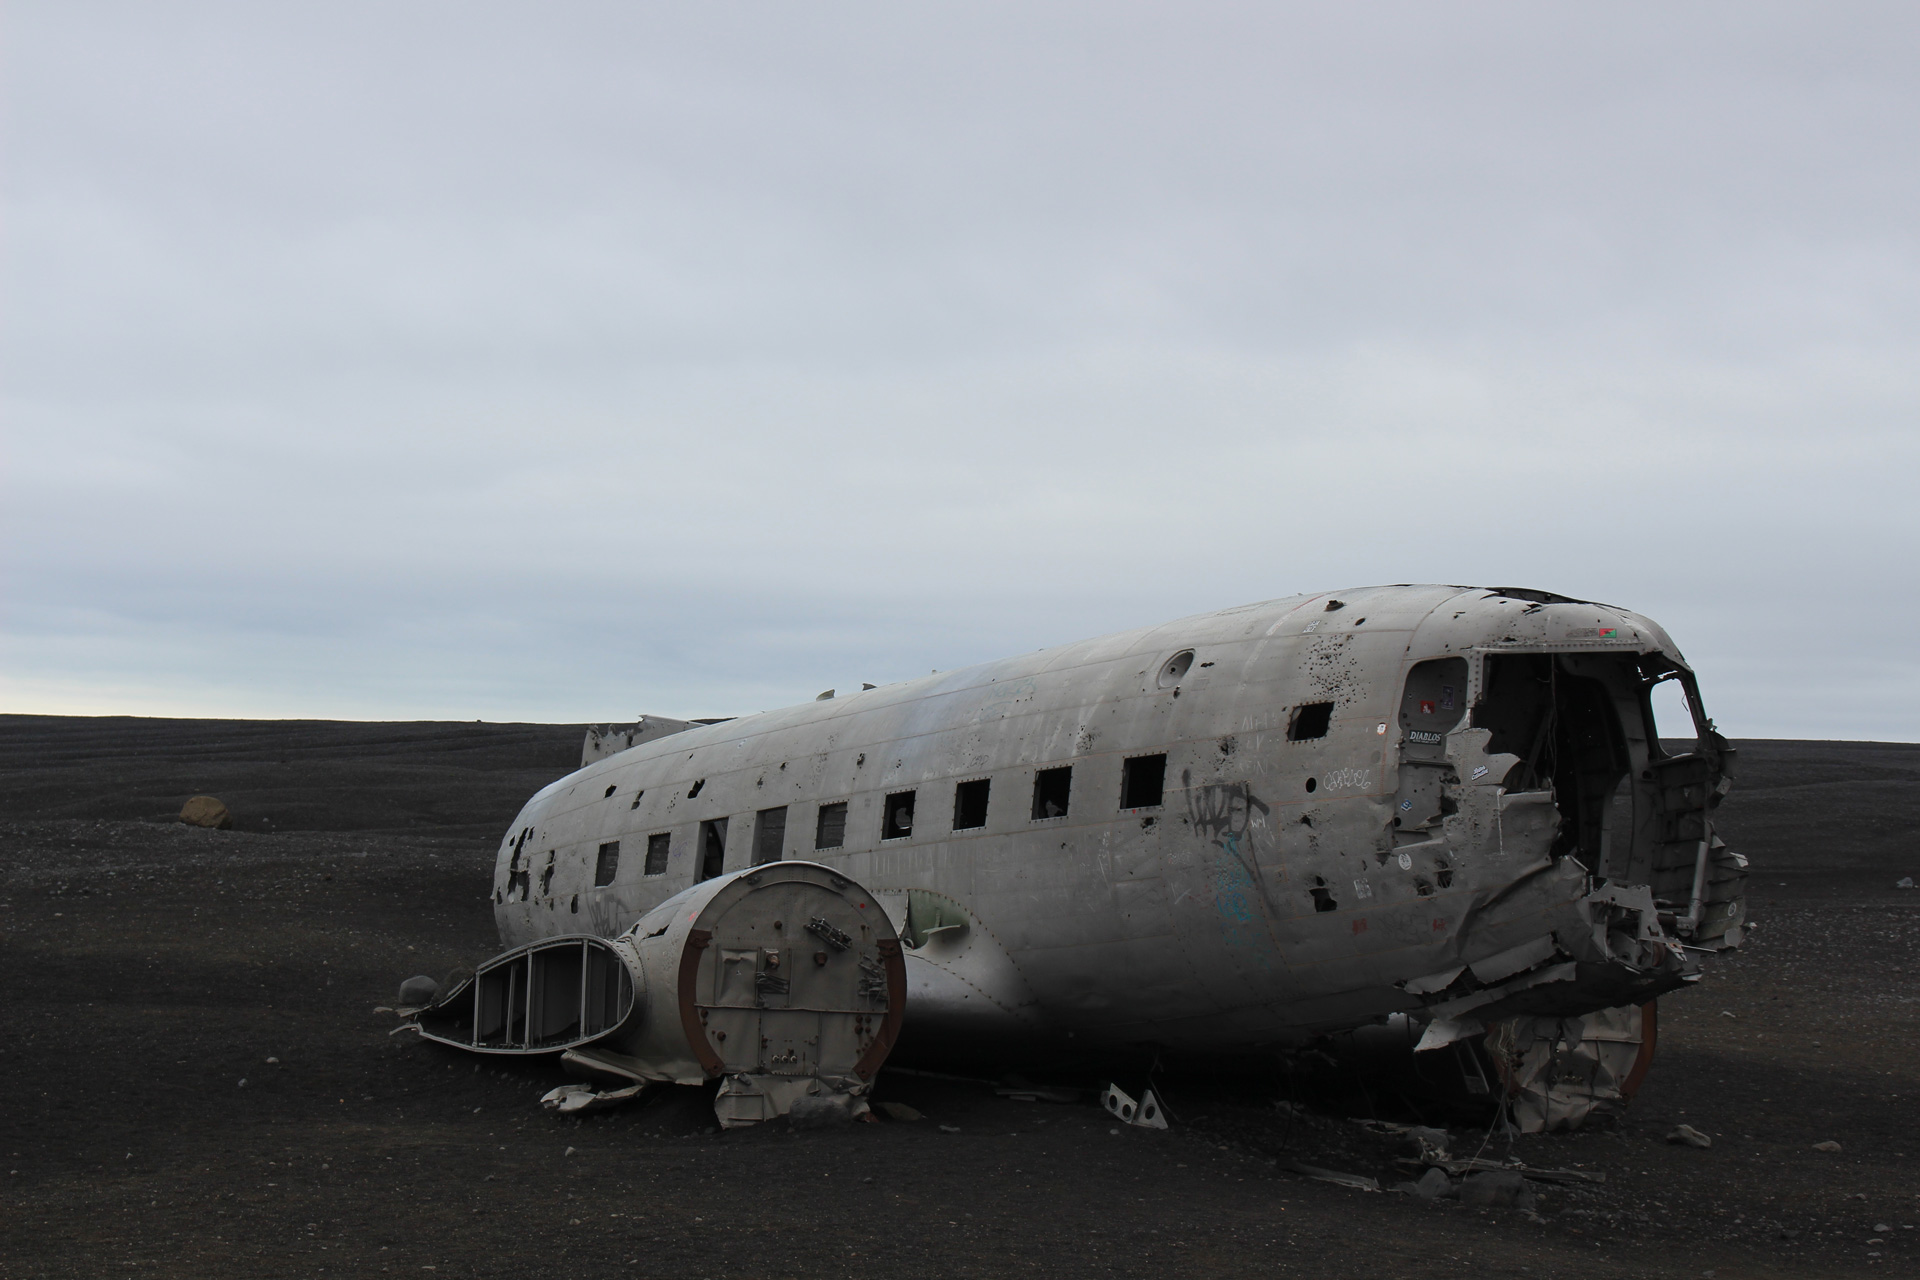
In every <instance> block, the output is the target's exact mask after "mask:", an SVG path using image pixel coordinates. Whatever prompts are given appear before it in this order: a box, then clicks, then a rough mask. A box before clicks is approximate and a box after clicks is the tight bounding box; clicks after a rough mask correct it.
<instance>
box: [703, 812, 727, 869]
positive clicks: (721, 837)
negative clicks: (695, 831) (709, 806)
mask: <svg viewBox="0 0 1920 1280" xmlns="http://www.w3.org/2000/svg"><path fill="white" fill-rule="evenodd" d="M726 869H727V820H726V819H725V818H713V819H710V820H708V821H706V822H703V823H701V824H700V879H702V880H711V879H713V878H714V877H715V876H717V875H719V874H720V873H721V872H722V871H725V870H726Z"/></svg>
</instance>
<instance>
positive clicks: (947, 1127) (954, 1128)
mask: <svg viewBox="0 0 1920 1280" xmlns="http://www.w3.org/2000/svg"><path fill="white" fill-rule="evenodd" d="M940 1132H942V1133H958V1132H960V1126H959V1125H957V1124H943V1125H941V1126H940ZM1109 1132H1112V1133H1118V1132H1120V1131H1119V1130H1118V1129H1113V1130H1109Z"/></svg>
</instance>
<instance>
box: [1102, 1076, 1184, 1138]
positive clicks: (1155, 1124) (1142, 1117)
mask: <svg viewBox="0 0 1920 1280" xmlns="http://www.w3.org/2000/svg"><path fill="white" fill-rule="evenodd" d="M1100 1105H1101V1106H1102V1107H1104V1108H1105V1109H1106V1110H1107V1112H1108V1114H1110V1115H1111V1116H1113V1118H1114V1119H1116V1120H1124V1121H1126V1122H1127V1123H1128V1124H1131V1125H1137V1126H1139V1127H1140V1128H1142V1129H1164V1128H1166V1127H1167V1117H1166V1114H1165V1112H1164V1110H1163V1109H1162V1107H1161V1106H1160V1100H1159V1099H1158V1098H1156V1097H1154V1096H1153V1090H1151V1089H1149V1090H1147V1091H1146V1093H1145V1094H1144V1095H1142V1097H1141V1099H1140V1101H1138V1102H1135V1101H1134V1100H1133V1095H1132V1094H1130V1093H1128V1092H1127V1091H1126V1090H1125V1089H1122V1088H1121V1087H1120V1086H1119V1085H1117V1084H1110V1085H1108V1086H1107V1091H1106V1092H1105V1093H1103V1094H1101V1095H1100Z"/></svg>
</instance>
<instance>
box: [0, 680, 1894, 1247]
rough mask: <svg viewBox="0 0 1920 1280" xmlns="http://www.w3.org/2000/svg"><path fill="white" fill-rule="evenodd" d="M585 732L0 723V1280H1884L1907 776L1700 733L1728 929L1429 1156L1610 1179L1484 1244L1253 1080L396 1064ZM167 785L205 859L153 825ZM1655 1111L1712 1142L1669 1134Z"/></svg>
mask: <svg viewBox="0 0 1920 1280" xmlns="http://www.w3.org/2000/svg"><path fill="white" fill-rule="evenodd" d="M580 733H581V730H580V729H579V728H578V727H574V726H541V725H460V724H437V725H436V724H411V725H397V724H330V723H317V722H315V723H301V722H233V721H228V722H219V721H165V720H135V719H62V718H50V717H23V716H10V717H0V976H4V979H5V982H4V1009H5V1021H4V1024H0V1025H3V1026H4V1033H3V1034H0V1087H4V1095H3V1096H4V1099H5V1102H4V1106H0V1179H4V1184H3V1185H4V1199H3V1200H0V1204H4V1207H5V1212H4V1213H0V1277H9V1278H10V1277H28V1276H76V1277H79V1276H84V1277H100V1276H125V1277H138V1276H183V1277H185V1276H191V1277H198V1276H273V1277H278V1276H361V1275H375V1274H395V1275H401V1274H406V1275H414V1276H438V1277H448V1276H482V1277H492V1276H498V1277H523V1276H528V1275H534V1274H540V1273H552V1274H556V1275H566V1276H575V1277H598V1276H659V1277H674V1278H676V1280H678V1278H681V1277H734V1276H739V1277H762V1276H766V1277H776V1276H856V1277H864V1276H876V1277H879V1276H887V1277H896V1278H897V1277H901V1276H916V1277H922V1276H961V1275H966V1276H1001V1275H1027V1274H1036V1275H1048V1276H1056V1275H1057V1276H1082V1275H1085V1276H1110V1275H1116V1274H1117V1275H1128V1276H1131V1275H1141V1276H1145V1275H1207V1276H1241V1275H1247V1276H1252V1275H1273V1274H1284V1275H1291V1274H1303V1275H1315V1276H1349V1275H1351V1276H1367V1277H1379V1276H1393V1277H1399V1276H1462V1275H1469V1274H1471V1275H1474V1276H1488V1275H1492V1276H1558V1275H1567V1276H1606V1277H1617V1276H1693V1277H1699V1276H1705V1275H1709V1274H1711V1275H1713V1276H1715V1277H1718V1278H1720V1280H1731V1278H1732V1277H1741V1276H1766V1275H1825V1274H1847V1275H1859V1274H1862V1273H1866V1274H1874V1273H1876V1272H1885V1273H1888V1274H1893V1273H1907V1272H1911V1271H1912V1270H1913V1269H1914V1264H1915V1260H1916V1257H1920V1240H1917V1239H1916V1236H1920V1198H1916V1197H1917V1194H1920V1176H1916V1172H1915V1171H1916V1169H1917V1168H1920V1125H1916V1123H1915V1121H1916V1103H1917V1102H1920V1064H1917V1063H1916V1058H1915V1051H1916V1046H1920V1034H1916V1033H1920V1008H1917V1007H1916V995H1917V994H1920V984H1917V983H1916V978H1917V977H1920V891H1902V890H1897V889H1895V888H1894V883H1895V881H1896V880H1898V879H1899V878H1900V877H1902V876H1914V875H1920V850H1917V849H1916V848H1915V847H1914V846H1913V845H1912V844H1911V841H1910V838H1909V835H1908V833H1910V832H1912V831H1913V830H1915V829H1916V826H1917V825H1920V747H1916V746H1912V745H1900V744H1870V743H1813V742H1747V743H1741V744H1740V745H1741V747H1742V757H1743V758H1742V762H1741V773H1742V776H1741V778H1740V781H1739V783H1738V784H1737V785H1736V788H1735V790H1734V793H1733V795H1732V796H1731V797H1729V799H1728V801H1727V802H1726V805H1725V807H1724V808H1723V809H1722V811H1721V812H1722V824H1721V825H1722V828H1723V830H1724V832H1725V834H1726V836H1727V839H1728V841H1729V843H1730V844H1732V845H1733V847H1734V848H1736V849H1739V850H1740V851H1742V852H1744V853H1746V854H1747V855H1748V856H1749V857H1750V858H1751V859H1752V860H1753V878H1752V880H1751V882H1750V884H1751V889H1750V892H1751V899H1750V905H1751V909H1752V910H1751V915H1752V918H1753V919H1754V920H1755V921H1756V922H1757V928H1756V930H1755V932H1754V934H1753V936H1752V938H1751V940H1750V942H1749V944H1748V946H1747V947H1746V948H1745V949H1744V950H1743V951H1742V952H1741V953H1740V954H1739V955H1738V956H1737V957H1735V958H1731V959H1722V960H1718V961H1715V962H1714V963H1713V965H1712V967H1711V971H1710V972H1709V974H1708V976H1707V977H1706V978H1705V979H1704V980H1703V981H1701V982H1700V983H1699V984H1698V985H1697V986H1695V987H1694V988H1693V989H1690V990H1687V991H1683V992H1680V993H1677V994H1675V995H1672V996H1669V997H1667V998H1665V999H1663V1000H1662V1002H1661V1006H1660V1023H1659V1049H1658V1054H1657V1058H1656V1061H1655V1063H1654V1066H1653V1070H1652V1073H1651V1075H1650V1076H1649V1078H1648V1081H1647V1084H1646V1086H1645V1088H1644V1089H1643V1091H1642V1092H1641V1095H1640V1097H1639V1099H1638V1100H1637V1101H1636V1103H1635V1104H1634V1107H1633V1109H1632V1110H1631V1112H1630V1113H1629V1115H1628V1118H1627V1119H1626V1121H1625V1122H1624V1123H1622V1124H1620V1125H1618V1126H1615V1127H1612V1128H1607V1129H1600V1130H1593V1131H1587V1132H1582V1133H1577V1134H1556V1135H1543V1136H1533V1137H1522V1138H1517V1139H1508V1138H1505V1137H1503V1136H1501V1135H1500V1134H1498V1133H1492V1134H1489V1133H1488V1132H1487V1131H1486V1130H1484V1129H1478V1128H1473V1129H1469V1128H1467V1127H1465V1126H1460V1125H1456V1126H1455V1128H1454V1130H1453V1144H1454V1147H1455V1150H1456V1152H1457V1153H1461V1154H1471V1153H1473V1152H1474V1151H1476V1150H1477V1151H1480V1152H1481V1153H1482V1154H1484V1155H1486V1156H1488V1157H1507V1156H1514V1157H1518V1158H1519V1159H1522V1160H1525V1161H1526V1162H1528V1163H1529V1164H1530V1165H1533V1166H1535V1167H1538V1168H1549V1169H1578V1170H1585V1171H1591V1172H1596V1173H1602V1174H1605V1175H1606V1181H1605V1183H1604V1184H1602V1185H1598V1186H1594V1187H1590V1188H1589V1187H1582V1188H1579V1189H1573V1188H1567V1187H1547V1188H1543V1189H1542V1191H1541V1195H1540V1201H1539V1205H1538V1209H1537V1211H1536V1212H1524V1211H1520V1210H1513V1209H1473V1208H1466V1207H1462V1206H1461V1205H1459V1204H1458V1203H1456V1202H1448V1201H1440V1202H1431V1203H1430V1202H1423V1201H1419V1200H1416V1199H1415V1198H1413V1197H1411V1196H1407V1195H1399V1194H1391V1193H1388V1194H1369V1193H1366V1192H1361V1191H1355V1190H1349V1189H1346V1188H1342V1187H1338V1186H1333V1185H1329V1184H1326V1183H1322V1182H1315V1181H1311V1180H1308V1179H1305V1178H1303V1177H1301V1176H1299V1175H1298V1174H1296V1173H1293V1172H1290V1171H1289V1170H1288V1169H1287V1167H1286V1165H1285V1163H1284V1162H1286V1161H1296V1160H1297V1161H1303V1162H1305V1163H1308V1164H1311V1165H1317V1166H1321V1167H1326V1168H1332V1169H1336V1170H1340V1171H1343V1172H1351V1173H1360V1174H1366V1175H1369V1176H1374V1177H1378V1178H1380V1179H1381V1180H1382V1181H1383V1183H1384V1184H1385V1185H1388V1186H1391V1185H1392V1184H1394V1183H1395V1182H1398V1181H1400V1180H1402V1179H1404V1178H1406V1177H1407V1176H1409V1172H1408V1169H1407V1168H1406V1167H1405V1166H1401V1165H1396V1163H1395V1156H1396V1155H1397V1154H1398V1147H1397V1143H1396V1140H1395V1139H1393V1138H1392V1137H1389V1136H1384V1135H1380V1134H1376V1133H1373V1132H1370V1131H1369V1130H1367V1129H1365V1128H1363V1127H1362V1126H1360V1125H1359V1124H1356V1123H1355V1122H1354V1119H1353V1118H1352V1117H1350V1116H1348V1115H1345V1114H1336V1113H1329V1112H1327V1111H1315V1110H1312V1109H1308V1108H1300V1107H1295V1106H1292V1105H1289V1104H1286V1103H1285V1101H1284V1098H1285V1094H1284V1091H1283V1090H1282V1088H1281V1087H1280V1086H1279V1085H1278V1084H1277V1083H1276V1081H1277V1077H1274V1078H1266V1077H1259V1076H1251V1077H1250V1076H1248V1075H1246V1074H1245V1073H1237V1074H1233V1075H1225V1074H1212V1075H1210V1074H1205V1073H1198V1072H1192V1071H1189V1072H1188V1073H1187V1074H1184V1075H1177V1076H1169V1077H1164V1078H1160V1079H1158V1080H1157V1082H1156V1083H1158V1084H1159V1085H1160V1086H1161V1088H1162V1090H1163V1092H1164V1094H1165V1097H1166V1099H1167V1102H1168V1104H1169V1111H1170V1114H1171V1118H1172V1121H1173V1124H1172V1127H1171V1128H1170V1129H1169V1130H1167V1131H1165V1132H1158V1131H1149V1130H1143V1129H1137V1128H1132V1127H1128V1126H1118V1125H1115V1124H1114V1123H1112V1122H1111V1120H1110V1119H1109V1118H1108V1117H1107V1116H1106V1115H1105V1114H1104V1113H1102V1112H1101V1111H1100V1110H1098V1109H1097V1107H1095V1106H1093V1105H1091V1103H1090V1102H1089V1103H1086V1104H1081V1105H1051V1104H1045V1103H1030V1102H1020V1101H1016V1100H1013V1099H1009V1098H1005V1097H1001V1096H998V1095H997V1094H996V1093H995V1092H994V1091H993V1088H992V1087H991V1086H990V1085H988V1084H985V1083H977V1082H972V1081H967V1080H953V1079H941V1078H937V1077H935V1076H930V1075H926V1074H909V1073H907V1072H906V1071H903V1070H897V1069H889V1070H888V1071H886V1072H883V1073H882V1076H881V1079H880V1083H879V1087H878V1090H877V1097H879V1098H881V1099H885V1100H890V1101H897V1102H904V1103H907V1104H909V1105H911V1106H912V1107H914V1108H917V1109H918V1110H919V1111H921V1112H923V1113H924V1115H925V1118H924V1119H922V1120H919V1121H892V1122H887V1123H880V1124H862V1125H852V1126H846V1127H842V1128H840V1129H830V1130H824V1131H811V1132H801V1133H796V1132H793V1131H792V1130H790V1129H788V1128H787V1126H786V1125H785V1124H784V1123H776V1124H772V1125H767V1126H763V1127H760V1128H757V1129H749V1130H741V1131H736V1132H731V1133H724V1134H723V1133H720V1132H718V1131H717V1130H716V1129H715V1127H714V1124H713V1118H712V1112H711V1109H710V1101H709V1097H708V1095H707V1092H706V1091H705V1090H699V1089H667V1090H661V1091H657V1092H656V1093H655V1094H654V1095H653V1096H651V1097H649V1098H648V1099H646V1100H643V1101H641V1102H639V1103H637V1104H635V1105H632V1106H629V1107H627V1108H625V1109H622V1110H618V1111H613V1112H609V1113H604V1114H599V1115H593V1116H588V1117H582V1118H573V1119H561V1118H558V1117H555V1116H552V1115H549V1114H547V1113H545V1112H543V1111H541V1110H540V1109H539V1108H538V1106H537V1105H536V1100H537V1099H538V1097H539V1095H540V1094H541V1093H543V1092H545V1091H546V1090H547V1089H549V1088H551V1087H552V1086H553V1085H555V1084H557V1083H560V1082H562V1080H563V1079H564V1077H562V1076H560V1075H559V1074H558V1073H557V1072H556V1071H554V1070H552V1069H550V1068H547V1067H543V1066H540V1065H537V1064H527V1063H504V1064H503V1063H497V1062H486V1063H479V1064H476V1063H475V1061H474V1060H473V1059H472V1058H470V1057H467V1056H465V1055H462V1054H459V1053H458V1052H455V1051H451V1050H443V1049H441V1048H440V1047H438V1046H434V1045H430V1044H425V1043H421V1042H419V1041H417V1040H416V1039H415V1038H414V1037H413V1036H411V1035H410V1034H404V1033H403V1034H401V1035H398V1036H393V1035H390V1034H389V1032H390V1031H391V1030H392V1029H393V1027H394V1025H395V1021H394V1018H393V1016H392V1015H391V1014H390V1013H382V1012H377V1011H376V1010H377V1007H378V1006H382V1005H386V1004H390V1003H391V1002H392V1000H393V994H394V989H395V987H396V986H397V984H398V983H399V981H400V980H401V979H403V978H405V977H407V976H409V975H411V974H414V973H427V974H432V975H435V976H440V975H443V974H445V973H447V972H448V971H450V970H452V969H454V968H455V967H457V966H460V965H470V964H472V963H473V962H474V961H475V960H478V959H481V958H484V957H485V956H487V955H489V954H491V953H492V952H493V951H494V950H496V949H497V940H496V938H495V936H494V933H493V923H492V914H491V910H490V908H489V907H488V904H487V902H486V894H487V890H488V885H489V879H490V875H491V868H492V853H493V848H494V844H495V841H496V840H497V839H498V837H499V834H500V832H501V831H502V830H503V829H504V828H505V826H506V824H507V823H508V822H509V821H510V820H511V819H512V816H513V814H514V812H515V811H516V810H517V808H518V807H519V805H520V804H521V802H522V801H524V800H525V799H526V797H527V796H528V795H530V794H531V793H532V792H533V791H534V790H535V789H536V788H537V787H539V786H540V785H542V784H544V783H545V782H548V781H551V780H552V779H553V778H554V777H557V776H559V775H560V774H562V773H564V772H566V771H567V770H568V769H569V768H570V767H571V765H572V764H573V763H574V762H575V761H577V759H578V750H579V741H580ZM201 792H205V793H208V794H213V795H217V796H219V797H220V798H221V799H223V800H224V801H225V802H226V803H227V804H228V805H229V806H230V807H231V808H232V809H233V810H234V812H235V815H236V818H237V829H235V830H232V831H204V830H199V829H193V828H187V827H184V826H181V825H180V824H178V823H177V822H175V821H173V820H172V819H173V815H175V814H176V813H177V812H178V810H179V807H180V804H181V803H182V802H183V801H184V800H185V799H186V798H187V797H188V796H190V795H193V794H196V793H201ZM918 1065H919V1067H920V1068H922V1069H925V1068H928V1067H932V1068H934V1069H937V1068H938V1066H939V1064H938V1063H927V1062H924V1061H922V1062H920V1063H919V1064H918ZM1010 1066H1017V1064H1010ZM1127 1070H1131V1069H1130V1068H1129V1069H1127ZM1067 1083H1078V1084H1088V1085H1090V1084H1094V1083H1098V1081H1097V1080H1096V1079H1093V1078H1088V1079H1084V1080H1077V1081H1068V1082H1067ZM1120 1083H1121V1084H1122V1085H1123V1087H1128V1088H1130V1089H1132V1090H1133V1091H1135V1092H1136V1093H1137V1092H1138V1090H1139V1088H1140V1087H1142V1086H1143V1085H1144V1084H1145V1081H1144V1080H1143V1079H1141V1078H1139V1077H1138V1076H1137V1075H1127V1074H1122V1075H1121V1076H1120ZM1680 1123H1685V1124H1689V1125H1692V1126H1694V1127H1695V1128H1697V1129H1700V1130H1702V1131H1704V1132H1705V1133H1707V1134H1709V1135H1711V1137H1712V1138H1713V1146H1712V1148H1711V1149H1710V1150H1696V1149H1694V1148H1691V1147H1685V1146H1671V1145H1668V1144H1667V1143H1666V1142H1664V1141H1663V1138H1664V1135H1665V1134H1666V1133H1667V1131H1668V1130H1669V1129H1671V1128H1672V1127H1673V1126H1674V1125H1676V1124H1680ZM1821 1142H1837V1143H1839V1144H1840V1148H1841V1149H1840V1150H1839V1151H1838V1152H1823V1151H1817V1150H1815V1149H1814V1146H1815V1144H1816V1143H1821Z"/></svg>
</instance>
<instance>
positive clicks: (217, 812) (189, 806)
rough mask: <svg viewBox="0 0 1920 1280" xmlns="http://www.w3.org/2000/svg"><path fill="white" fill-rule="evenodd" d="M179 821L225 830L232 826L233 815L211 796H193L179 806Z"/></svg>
mask: <svg viewBox="0 0 1920 1280" xmlns="http://www.w3.org/2000/svg"><path fill="white" fill-rule="evenodd" d="M180 821H182V822H184V823H186V824H187V825H188V826H190V827H211V828H213V829H214V830H215V831H225V830H227V829H228V828H230V827H232V826H233V815H232V814H231V813H228V812H227V806H225V805H224V804H221V803H220V802H219V801H218V800H216V799H214V798H213V797H212V796H195V797H194V798H193V799H191V800H189V801H187V802H186V803H185V804H183V805H181V806H180Z"/></svg>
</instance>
